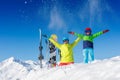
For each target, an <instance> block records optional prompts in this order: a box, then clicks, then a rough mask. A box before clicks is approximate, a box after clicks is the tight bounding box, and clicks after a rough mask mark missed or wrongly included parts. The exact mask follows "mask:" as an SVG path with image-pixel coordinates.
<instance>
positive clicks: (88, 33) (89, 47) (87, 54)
mask: <svg viewBox="0 0 120 80" xmlns="http://www.w3.org/2000/svg"><path fill="white" fill-rule="evenodd" d="M108 31H109V30H103V31H101V32H98V33H95V34H92V30H91V28H89V27H88V28H86V29H85V34H78V33H74V32H71V31H70V32H68V33H70V34H72V35H75V36H77V37H80V38H81V39H83V56H84V63H88V62H89V61H90V62H91V61H94V51H93V39H94V38H96V37H98V36H100V35H102V34H104V33H106V32H108Z"/></svg>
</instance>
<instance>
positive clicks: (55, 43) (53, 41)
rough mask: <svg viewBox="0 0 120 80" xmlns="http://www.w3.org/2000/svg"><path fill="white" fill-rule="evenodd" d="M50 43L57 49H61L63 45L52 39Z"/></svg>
mask: <svg viewBox="0 0 120 80" xmlns="http://www.w3.org/2000/svg"><path fill="white" fill-rule="evenodd" d="M49 41H50V42H51V43H53V44H54V45H55V46H56V47H57V48H59V49H60V47H61V45H60V44H59V43H58V42H57V41H55V40H54V39H52V38H49Z"/></svg>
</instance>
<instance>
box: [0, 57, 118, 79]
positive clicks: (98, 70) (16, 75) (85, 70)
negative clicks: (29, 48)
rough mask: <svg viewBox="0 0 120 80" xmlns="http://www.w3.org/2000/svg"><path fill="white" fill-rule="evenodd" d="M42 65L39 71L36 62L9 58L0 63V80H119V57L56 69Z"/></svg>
mask: <svg viewBox="0 0 120 80" xmlns="http://www.w3.org/2000/svg"><path fill="white" fill-rule="evenodd" d="M43 64H44V66H43V69H40V66H39V63H38V62H34V61H21V60H19V59H15V58H14V57H11V58H9V59H7V60H5V61H2V62H0V80H120V56H117V57H113V58H110V59H105V60H96V61H94V62H93V63H91V64H84V63H76V64H74V65H69V66H64V67H56V68H47V66H46V65H45V62H44V63H43Z"/></svg>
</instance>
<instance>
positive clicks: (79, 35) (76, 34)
mask: <svg viewBox="0 0 120 80" xmlns="http://www.w3.org/2000/svg"><path fill="white" fill-rule="evenodd" d="M74 35H75V36H77V37H80V38H81V39H82V38H83V35H82V34H78V33H75V34H74Z"/></svg>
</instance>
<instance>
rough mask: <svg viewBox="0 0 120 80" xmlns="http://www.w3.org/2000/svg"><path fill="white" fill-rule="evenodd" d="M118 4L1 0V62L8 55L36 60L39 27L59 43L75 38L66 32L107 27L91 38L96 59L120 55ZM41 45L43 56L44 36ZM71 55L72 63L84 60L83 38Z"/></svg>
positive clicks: (111, 0) (93, 0)
mask: <svg viewBox="0 0 120 80" xmlns="http://www.w3.org/2000/svg"><path fill="white" fill-rule="evenodd" d="M119 3H120V1H119V0H0V61H3V60H4V59H7V58H9V57H11V56H13V57H15V58H18V59H22V60H37V57H38V55H39V49H38V46H39V30H38V29H39V28H41V29H42V32H43V33H44V34H47V35H49V36H50V35H51V34H53V33H54V34H56V35H57V36H58V42H59V43H62V38H63V37H64V36H66V37H69V39H70V42H73V41H74V40H75V39H76V37H75V36H72V35H69V34H68V33H67V31H74V32H77V33H84V29H85V28H86V27H88V26H89V27H91V28H92V30H93V31H92V32H93V33H96V32H98V31H102V30H104V29H109V30H110V32H109V33H106V34H103V35H101V36H99V37H98V38H96V39H95V40H94V51H95V58H96V59H105V58H110V57H113V56H119V55H120V49H119V48H120V43H119V41H120V37H119V35H120V31H119V30H120V27H119V26H120V24H119V23H120V6H119ZM43 47H44V49H43V54H44V56H45V57H46V45H45V42H44V39H43ZM58 57H59V56H57V58H58ZM74 58H75V62H82V60H83V55H82V41H80V42H79V44H78V45H77V46H76V47H75V48H74ZM58 60H59V58H58Z"/></svg>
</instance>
